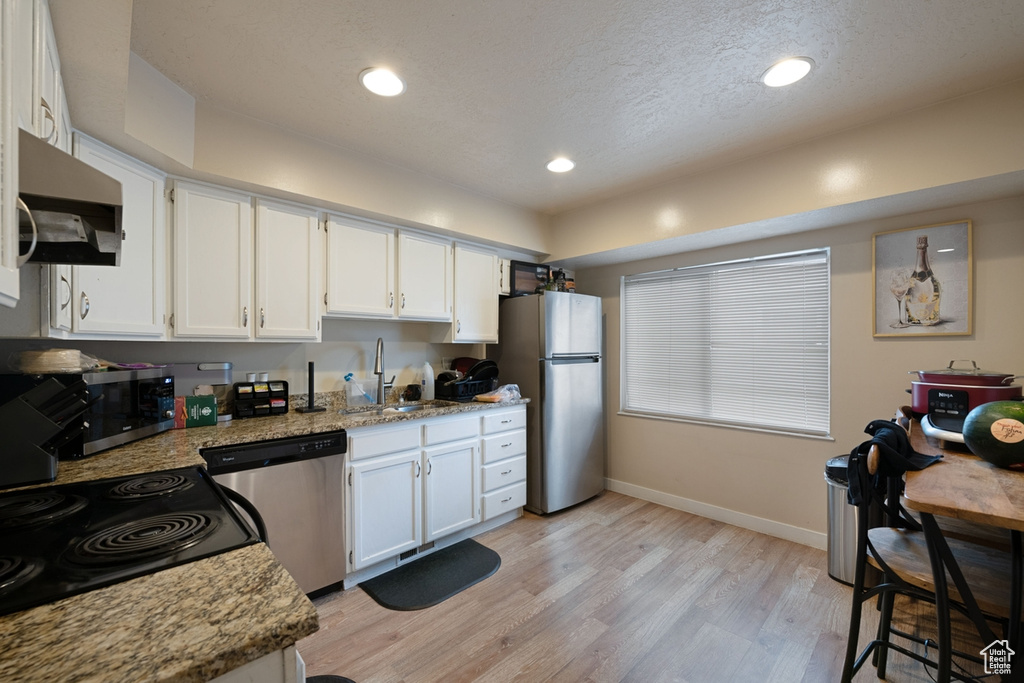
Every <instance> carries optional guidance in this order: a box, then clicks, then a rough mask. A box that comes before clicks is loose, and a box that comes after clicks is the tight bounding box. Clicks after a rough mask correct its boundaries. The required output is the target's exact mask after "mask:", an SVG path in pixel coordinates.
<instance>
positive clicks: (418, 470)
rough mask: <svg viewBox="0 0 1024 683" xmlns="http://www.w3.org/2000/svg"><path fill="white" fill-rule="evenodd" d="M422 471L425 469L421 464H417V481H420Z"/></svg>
mask: <svg viewBox="0 0 1024 683" xmlns="http://www.w3.org/2000/svg"><path fill="white" fill-rule="evenodd" d="M422 469H423V468H422V467H421V466H420V464H419V463H416V478H417V479H419V478H420V470H422Z"/></svg>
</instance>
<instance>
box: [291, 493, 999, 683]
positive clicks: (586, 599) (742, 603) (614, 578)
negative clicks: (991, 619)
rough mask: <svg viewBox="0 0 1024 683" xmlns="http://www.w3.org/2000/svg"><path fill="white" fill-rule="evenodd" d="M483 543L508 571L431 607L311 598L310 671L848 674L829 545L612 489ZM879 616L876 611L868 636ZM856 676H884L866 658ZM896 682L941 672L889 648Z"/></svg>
mask: <svg viewBox="0 0 1024 683" xmlns="http://www.w3.org/2000/svg"><path fill="white" fill-rule="evenodd" d="M477 540H478V541H480V542H481V543H483V544H484V545H486V546H488V547H489V548H492V549H494V550H495V551H497V552H498V553H499V554H500V555H501V558H502V563H501V568H500V569H499V570H498V572H497V573H496V574H495V575H493V576H492V577H490V578H488V579H486V580H485V581H482V582H481V583H479V584H477V585H475V586H472V587H471V588H469V589H467V590H466V591H463V592H462V593H460V594H458V595H456V596H454V597H452V598H450V599H449V600H447V601H445V602H443V603H441V604H440V605H436V606H435V607H431V608H428V609H425V610H420V611H415V612H395V611H391V610H387V609H384V608H383V607H380V606H379V605H377V604H376V603H375V602H374V601H373V600H372V599H371V598H370V597H369V596H368V595H366V594H365V593H364V592H363V591H362V590H361V589H359V588H354V589H350V590H348V591H344V592H337V593H332V594H330V595H327V596H324V597H322V598H319V599H318V600H316V601H315V604H316V606H317V609H318V611H319V613H320V631H319V632H317V633H315V634H314V635H312V636H310V637H309V638H306V639H305V640H303V641H301V642H300V643H299V644H298V649H299V652H300V654H301V655H302V657H303V659H304V660H305V661H306V669H307V675H309V676H313V675H320V674H332V673H333V674H338V675H343V676H348V677H349V678H352V679H353V680H355V681H357V683H374V682H385V681H387V682H404V683H414V682H420V681H430V682H432V681H445V682H457V681H500V682H505V681H529V682H531V683H532V682H538V681H564V682H573V681H608V682H613V681H638V682H639V681H642V682H644V683H649V682H656V681H683V682H688V683H719V682H722V683H725V682H729V683H737V682H739V683H743V682H747V681H750V682H757V683H761V682H769V681H778V682H780V683H795V682H797V681H805V682H808V683H812V682H818V681H823V682H824V681H838V680H839V675H840V672H841V670H842V658H843V656H844V653H845V647H846V633H847V628H848V623H849V613H850V612H849V611H850V601H851V590H850V589H849V588H847V587H846V586H844V585H842V584H840V583H838V582H836V581H834V580H833V579H831V578H830V577H829V576H828V572H827V566H826V555H825V552H824V551H821V550H815V549H813V548H808V547H806V546H802V545H799V544H796V543H791V542H789V541H783V540H780V539H777V538H774V537H771V536H766V535H763V534H758V533H756V532H753V531H748V530H746V529H740V528H737V527H733V526H729V525H727V524H723V523H721V522H716V521H713V520H709V519H705V518H702V517H697V516H695V515H691V514H688V513H685V512H680V511H678V510H673V509H671V508H666V507H663V506H660V505H656V504H654V503H648V502H646V501H642V500H638V499H635V498H631V497H629V496H624V495H620V494H616V493H612V492H605V493H604V494H602V495H601V496H599V497H598V498H596V499H594V500H592V501H589V502H587V503H584V504H582V505H580V506H577V507H575V508H572V509H570V510H567V511H563V512H561V513H556V514H554V515H548V516H544V517H540V516H537V515H532V514H529V513H527V514H526V515H525V516H524V517H522V518H521V519H518V520H516V521H515V522H513V523H511V524H508V525H505V526H503V527H501V528H500V529H496V530H494V531H491V532H489V533H486V534H484V535H481V536H478V537H477ZM931 609H932V607H931V606H930V605H915V604H911V603H910V602H909V601H898V602H897V614H896V620H897V621H898V622H899V623H900V624H901V625H902V626H903V627H904V629H905V630H908V631H914V630H918V631H920V632H928V631H929V627H928V624H927V622H928V621H929V619H930V618H931ZM876 619H877V617H876V613H875V611H874V609H872V608H869V609H866V610H865V617H864V625H863V628H862V629H861V643H865V642H867V641H868V640H869V639H870V634H871V632H872V631H873V630H874V628H875V625H876V623H877V621H876ZM954 631H955V633H956V634H957V637H958V638H959V639H960V640H961V642H958V645H959V646H960V647H961V648H962V649H964V650H965V651H968V652H977V651H978V650H980V649H981V647H982V646H983V644H982V643H980V642H975V641H977V640H978V638H977V636H976V635H975V636H974V639H973V640H972V639H971V638H970V634H969V632H968V631H969V629H968V628H967V627H966V626H964V625H963V623H962V622H960V621H959V620H958V621H957V622H956V623H955V624H954ZM917 649H918V651H920V649H921V648H917ZM969 669H970V670H972V671H974V672H975V673H979V672H978V670H977V667H974V666H973V665H972V666H971V667H969ZM856 680H857V681H872V680H878V679H877V677H876V675H875V671H874V669H872V668H871V667H870V666H865V668H864V669H863V670H862V671H861V672H860V674H859V675H858V676H857V679H856ZM887 680H889V681H901V682H902V681H906V682H909V683H917V682H921V683H926V682H927V681H930V680H931V679H930V678H928V676H927V674H926V673H925V671H924V670H923V668H922V667H921V666H920V665H919V664H917V663H916V662H913V661H912V660H909V659H908V658H906V657H903V656H901V655H898V654H894V655H892V656H891V657H890V665H889V673H888V676H887Z"/></svg>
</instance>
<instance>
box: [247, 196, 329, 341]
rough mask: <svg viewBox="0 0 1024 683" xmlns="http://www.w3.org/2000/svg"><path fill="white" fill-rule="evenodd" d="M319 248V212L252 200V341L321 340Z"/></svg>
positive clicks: (320, 254)
mask: <svg viewBox="0 0 1024 683" xmlns="http://www.w3.org/2000/svg"><path fill="white" fill-rule="evenodd" d="M321 260H322V243H321V233H320V231H319V224H318V221H317V212H316V211H315V210H313V209H309V208H306V207H300V206H293V205H290V204H284V203H280V202H273V201H269V200H266V199H257V200H256V309H257V310H256V316H257V319H256V336H257V337H261V338H268V339H271V338H274V339H278V338H279V339H310V340H316V339H319V337H320V306H319V304H318V299H319V297H318V293H319V292H320V291H321V286H320V263H321Z"/></svg>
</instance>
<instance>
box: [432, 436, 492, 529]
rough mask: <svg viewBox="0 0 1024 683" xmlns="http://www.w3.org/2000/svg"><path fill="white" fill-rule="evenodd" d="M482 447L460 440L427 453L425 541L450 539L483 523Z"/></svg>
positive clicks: (474, 441) (472, 442)
mask: <svg viewBox="0 0 1024 683" xmlns="http://www.w3.org/2000/svg"><path fill="white" fill-rule="evenodd" d="M478 451H479V446H478V442H477V441H476V440H473V441H459V442H455V443H452V444H447V445H445V446H438V447H437V448H429V449H427V450H425V451H424V452H423V468H424V470H425V476H424V480H423V487H424V501H425V504H424V507H425V511H424V522H425V526H424V539H423V540H424V542H429V541H433V540H434V539H437V538H441V537H443V536H447V535H448V534H451V533H454V532H456V531H458V530H460V529H465V528H466V527H470V526H473V525H474V524H476V523H477V522H478V521H480V514H479V505H478V493H477V492H478V486H479V484H478V481H479V480H478V477H477V474H478V472H479V470H480V467H479V457H478V455H477V454H478Z"/></svg>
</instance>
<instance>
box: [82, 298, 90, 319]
mask: <svg viewBox="0 0 1024 683" xmlns="http://www.w3.org/2000/svg"><path fill="white" fill-rule="evenodd" d="M80 303H81V308H82V320H85V316H87V315H89V297H87V296H86V295H85V292H82V298H81V300H80Z"/></svg>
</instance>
